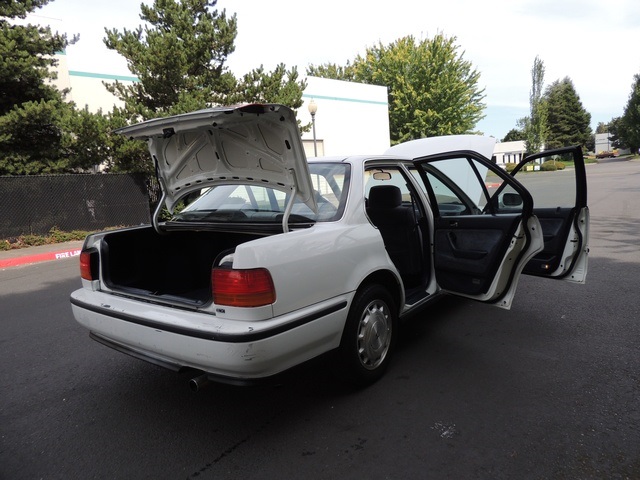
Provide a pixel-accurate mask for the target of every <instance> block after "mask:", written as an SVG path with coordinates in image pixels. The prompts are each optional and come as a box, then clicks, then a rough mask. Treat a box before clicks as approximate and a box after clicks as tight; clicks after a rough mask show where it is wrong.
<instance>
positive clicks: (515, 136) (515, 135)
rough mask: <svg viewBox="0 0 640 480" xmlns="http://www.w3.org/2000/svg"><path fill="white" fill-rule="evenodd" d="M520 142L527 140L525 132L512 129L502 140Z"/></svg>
mask: <svg viewBox="0 0 640 480" xmlns="http://www.w3.org/2000/svg"><path fill="white" fill-rule="evenodd" d="M518 140H526V136H525V134H524V132H523V131H522V130H520V129H517V128H512V129H511V130H509V131H508V132H507V134H506V135H505V136H504V138H503V139H502V141H503V142H515V141H518Z"/></svg>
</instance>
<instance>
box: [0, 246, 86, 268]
mask: <svg viewBox="0 0 640 480" xmlns="http://www.w3.org/2000/svg"><path fill="white" fill-rule="evenodd" d="M81 248H82V240H78V241H73V242H64V243H55V244H50V245H39V246H37V247H27V248H17V249H13V250H6V251H0V269H5V268H11V267H17V266H20V265H30V264H33V263H40V262H50V261H55V260H61V259H63V258H69V257H76V256H78V255H80V250H81Z"/></svg>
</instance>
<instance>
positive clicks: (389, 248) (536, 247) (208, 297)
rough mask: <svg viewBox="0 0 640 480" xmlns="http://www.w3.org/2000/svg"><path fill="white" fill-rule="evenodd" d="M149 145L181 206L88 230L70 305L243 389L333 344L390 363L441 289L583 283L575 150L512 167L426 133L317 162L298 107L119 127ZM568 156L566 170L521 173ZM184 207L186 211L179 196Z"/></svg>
mask: <svg viewBox="0 0 640 480" xmlns="http://www.w3.org/2000/svg"><path fill="white" fill-rule="evenodd" d="M120 133H122V134H123V135H127V136H129V137H132V138H138V139H142V140H146V141H148V143H149V149H150V152H151V155H152V158H153V160H154V162H155V164H156V168H157V172H158V179H159V182H160V185H161V186H162V190H163V199H162V202H161V205H160V207H162V205H166V207H167V208H168V210H169V211H171V212H173V216H172V218H171V219H170V220H168V221H161V220H160V207H159V208H158V210H157V211H156V214H155V216H154V219H153V225H147V226H141V227H134V228H128V229H123V230H117V231H110V232H102V233H97V234H93V235H90V236H89V237H87V239H86V241H85V243H84V247H83V250H82V253H81V259H80V261H81V276H82V288H81V289H79V290H77V291H75V292H73V293H72V295H71V303H72V308H73V314H74V316H75V318H76V319H77V321H78V322H80V323H81V324H82V325H84V326H85V327H86V328H88V329H89V331H90V332H91V337H92V338H94V339H95V340H97V341H99V342H101V343H103V344H105V345H108V346H110V347H112V348H114V349H116V350H119V351H122V352H124V353H128V354H130V355H133V356H135V357H138V358H141V359H144V360H147V361H150V362H153V363H155V364H158V365H162V366H164V367H167V368H171V369H174V370H176V371H183V370H188V371H192V372H193V374H194V379H193V381H192V387H193V388H196V389H197V388H198V387H199V386H200V385H201V384H202V383H203V382H206V381H209V380H215V381H224V382H233V383H250V382H254V381H257V380H262V379H265V378H269V377H271V376H273V375H276V374H279V373H281V372H283V371H284V370H287V369H289V368H291V367H293V366H295V365H298V364H301V363H303V362H305V361H307V360H310V359H312V358H314V357H316V356H319V355H321V354H324V353H327V352H333V353H335V364H336V368H337V370H338V371H339V373H340V374H341V375H343V376H344V377H345V378H347V379H348V380H349V381H351V382H353V383H355V384H358V385H365V384H368V383H371V382H372V381H375V380H376V379H378V378H379V377H380V376H381V375H382V374H383V373H384V371H385V369H386V368H387V365H388V363H389V360H390V358H391V353H392V351H393V346H394V342H395V340H396V336H397V325H398V321H399V320H400V319H401V318H402V317H403V316H405V315H407V314H408V313H410V312H414V311H415V310H416V309H419V308H421V307H424V306H425V305H426V304H428V303H429V302H430V301H431V300H433V299H435V298H437V297H438V296H439V295H440V294H442V293H448V294H453V295H460V296H464V297H466V298H471V299H474V300H478V301H481V302H487V303H492V304H495V305H497V306H499V307H503V308H509V307H510V305H511V302H512V300H513V297H514V294H515V289H516V285H517V283H518V278H519V276H520V274H521V273H525V274H531V275H537V276H540V277H546V278H551V279H562V280H568V281H573V282H577V283H582V282H584V280H585V277H586V273H587V253H588V241H587V239H588V223H589V216H588V208H587V197H586V175H585V168H584V162H583V159H582V153H581V150H580V148H577V147H574V148H567V149H563V150H556V151H552V152H544V153H542V154H539V155H535V156H531V157H528V158H527V159H526V160H525V162H523V164H521V165H520V166H519V167H518V168H517V169H516V170H515V171H514V172H515V174H516V175H515V176H512V175H509V174H507V173H506V172H504V171H503V170H502V169H500V168H498V167H497V166H496V165H495V164H494V163H492V161H491V157H492V154H493V148H494V143H495V141H494V139H493V138H485V137H479V136H472V135H462V136H449V137H437V138H426V139H421V140H415V141H411V142H407V143H404V144H401V145H397V146H394V147H392V148H390V149H389V150H388V151H387V152H385V153H384V154H383V155H367V156H349V157H330V158H316V159H310V160H309V161H307V159H306V158H305V155H304V151H303V147H302V144H301V141H300V135H299V132H298V128H297V123H296V119H295V115H294V113H293V111H291V110H290V109H288V108H287V107H284V106H281V105H248V106H242V107H220V108H214V109H208V110H202V111H198V112H193V113H190V114H185V115H179V116H175V117H169V118H163V119H156V120H151V121H148V122H144V123H141V124H138V125H134V126H131V127H126V128H123V129H121V131H120ZM558 158H562V159H563V160H565V161H567V160H568V161H570V162H572V163H573V167H572V168H567V169H565V170H563V171H557V172H556V171H554V172H544V171H539V168H537V167H536V168H524V167H525V164H527V165H534V166H540V165H541V164H543V162H544V161H545V160H549V161H554V159H558ZM178 207H180V208H178Z"/></svg>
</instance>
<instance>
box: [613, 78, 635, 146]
mask: <svg viewBox="0 0 640 480" xmlns="http://www.w3.org/2000/svg"><path fill="white" fill-rule="evenodd" d="M618 135H619V136H620V140H621V141H622V143H624V144H625V145H626V146H627V147H628V148H629V149H630V150H631V152H632V153H634V154H635V153H638V151H639V149H640V74H636V75H634V77H633V84H632V86H631V93H630V94H629V100H628V101H627V105H626V106H625V107H624V113H623V114H622V117H621V119H620V121H619V125H618Z"/></svg>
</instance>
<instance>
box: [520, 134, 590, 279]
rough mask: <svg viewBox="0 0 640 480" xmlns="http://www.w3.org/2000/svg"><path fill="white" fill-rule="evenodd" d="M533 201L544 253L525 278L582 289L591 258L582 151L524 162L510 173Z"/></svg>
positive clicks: (550, 154)
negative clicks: (540, 277) (551, 279)
mask: <svg viewBox="0 0 640 480" xmlns="http://www.w3.org/2000/svg"><path fill="white" fill-rule="evenodd" d="M512 175H514V176H515V177H516V178H517V180H518V181H519V182H520V183H521V184H522V185H524V186H525V187H526V188H527V190H528V191H529V193H530V194H531V195H532V197H533V201H534V208H533V212H534V214H535V215H536V216H537V217H538V220H539V221H540V224H541V226H542V232H543V235H544V248H543V250H542V251H541V252H539V253H538V254H536V256H535V257H533V258H532V259H531V260H530V261H529V262H528V263H527V265H526V266H525V267H524V270H523V273H526V274H528V275H537V276H542V277H547V278H553V279H558V280H566V281H570V282H576V283H584V281H585V279H586V276H587V263H588V262H587V256H588V252H589V244H588V239H589V209H588V207H587V176H586V171H585V166H584V158H583V156H582V149H581V148H580V147H569V148H563V149H558V150H550V151H546V152H542V153H539V154H535V155H531V156H528V157H526V158H525V159H524V160H523V161H522V162H521V163H520V164H519V165H518V166H517V167H516V168H515V169H514V170H513V172H512Z"/></svg>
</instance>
